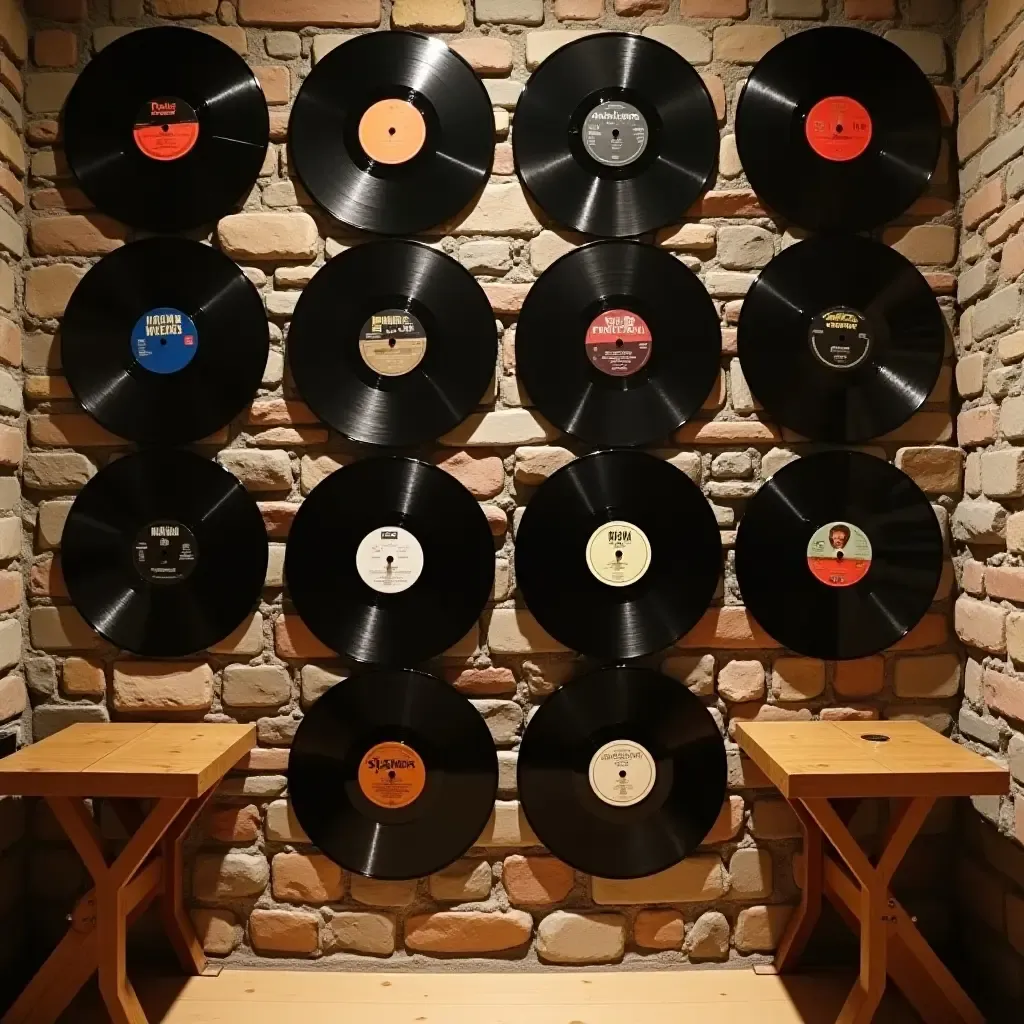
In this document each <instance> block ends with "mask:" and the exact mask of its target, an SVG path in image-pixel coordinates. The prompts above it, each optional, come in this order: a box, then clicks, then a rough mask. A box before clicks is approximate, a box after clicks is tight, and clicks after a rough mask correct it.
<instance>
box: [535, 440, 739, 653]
mask: <svg viewBox="0 0 1024 1024" xmlns="http://www.w3.org/2000/svg"><path fill="white" fill-rule="evenodd" d="M515 554H516V579H517V581H518V584H519V589H520V591H521V592H522V595H523V598H524V600H525V601H526V605H527V607H528V608H529V609H530V611H531V612H533V614H534V615H535V616H536V618H537V621H538V622H539V623H540V624H541V626H543V628H544V629H546V630H547V631H548V632H549V633H550V634H551V635H552V636H553V637H554V638H555V639H556V640H559V641H560V642H561V643H563V644H564V645H565V646H566V647H570V648H572V649H573V650H576V651H579V652H581V653H582V654H588V655H591V656H593V657H596V658H608V659H624V658H638V657H642V656H644V655H647V654H653V653H654V652H655V651H660V650H661V649H662V648H664V647H668V646H669V645H670V644H673V643H675V641H676V640H678V639H679V638H680V637H681V636H682V635H683V634H684V633H687V632H688V631H689V630H690V629H692V628H693V626H694V625H695V624H696V623H697V620H698V619H699V618H700V617H701V615H703V613H704V612H705V610H706V609H707V607H708V605H709V604H710V602H711V598H712V596H713V595H714V592H715V588H716V587H717V585H718V578H719V574H720V572H721V568H722V548H721V540H720V537H719V532H718V525H717V523H716V521H715V516H714V513H713V512H712V511H711V506H710V505H709V504H708V503H707V500H706V499H705V498H704V495H703V494H701V492H700V489H699V488H698V487H697V486H696V485H695V484H694V483H693V482H692V481H691V480H690V479H689V477H687V476H686V474H685V473H683V472H681V471H680V470H678V469H677V468H676V467H675V466H673V465H671V464H670V463H668V462H664V461H663V460H661V459H658V458H655V457H654V456H653V455H649V454H647V453H646V452H633V451H604V452H594V453H592V454H590V455H586V456H584V457H583V458H580V459H576V460H574V461H573V462H570V463H569V464H568V465H567V466H565V467H563V468H562V469H560V470H558V471H557V472H556V473H554V474H553V475H552V476H551V477H550V478H549V479H547V480H546V481H545V482H544V483H543V484H541V486H540V487H538V488H537V492H536V493H535V494H534V495H533V497H532V498H531V499H530V501H529V503H528V505H527V507H526V513H525V514H524V516H523V519H522V522H521V523H520V525H519V529H518V531H517V533H516V552H515Z"/></svg>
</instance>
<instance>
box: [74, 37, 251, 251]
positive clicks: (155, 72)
mask: <svg viewBox="0 0 1024 1024" xmlns="http://www.w3.org/2000/svg"><path fill="white" fill-rule="evenodd" d="M63 134H64V151H65V153H66V154H67V160H68V165H69V166H70V168H71V171H72V173H73V174H74V176H75V178H76V179H77V180H78V183H79V184H80V185H81V187H82V191H83V192H85V194H86V195H87V196H88V197H89V198H90V199H91V200H92V201H93V203H95V204H96V207H97V208H98V209H100V210H103V211H104V212H105V213H109V214H110V215H111V216H113V217H117V218H118V220H121V221H124V222H125V223H126V224H131V225H132V226H133V227H137V228H145V229H146V230H148V231H185V230H188V229H189V228H194V227H199V226H200V225H203V224H209V223H211V222H213V221H215V220H217V218H219V217H221V216H223V215H224V214H226V213H230V212H231V210H232V209H233V208H234V207H235V206H236V205H237V204H238V203H239V202H240V201H241V200H242V199H244V198H245V197H246V196H247V195H248V193H249V190H250V189H251V188H252V186H253V185H254V184H255V183H256V179H257V176H258V175H259V172H260V168H261V167H262V165H263V160H264V157H265V156H266V152H267V145H268V142H269V138H270V115H269V114H268V112H267V103H266V100H265V98H264V96H263V90H262V89H261V88H260V85H259V82H258V81H257V80H256V76H255V75H254V74H253V72H252V71H251V70H250V69H249V66H248V65H247V64H246V62H245V61H244V60H243V59H242V58H241V57H240V56H239V55H238V54H237V53H235V51H234V50H232V49H231V48H230V47H229V46H227V45H226V44H225V43H222V42H220V41H219V40H217V39H214V38H213V37H212V36H209V35H206V34H205V33H203V32H198V31H195V30H194V29H188V28H176V27H174V28H144V29H139V30H134V31H132V32H129V33H128V34H127V35H124V36H121V37H120V38H119V39H115V40H114V41H113V42H111V43H110V44H108V45H107V46H105V47H104V48H103V50H102V51H100V52H99V53H98V54H96V56H95V57H93V58H92V60H90V61H89V62H88V64H86V66H85V68H84V70H83V71H82V73H81V74H80V75H79V76H78V79H77V81H76V82H75V84H74V86H73V88H72V89H71V93H70V94H69V96H68V98H67V102H66V103H65V105H64V117H63Z"/></svg>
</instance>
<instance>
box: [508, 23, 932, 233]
mask: <svg viewBox="0 0 1024 1024" xmlns="http://www.w3.org/2000/svg"><path fill="white" fill-rule="evenodd" d="M517 117H518V114H517ZM940 143H941V122H940V115H939V105H938V100H937V98H936V96H935V90H934V88H933V87H932V85H931V83H930V82H929V81H928V79H927V78H926V77H925V75H924V72H923V71H921V69H920V68H919V67H918V66H917V64H915V63H914V61H913V60H912V59H911V58H910V57H909V56H907V54H906V53H904V52H903V50H901V49H900V48H899V47H898V46H896V45H895V44H894V43H890V42H889V41H888V40H886V39H883V38H882V37H881V36H876V35H874V34H872V33H871V32H865V31H863V30H862V29H857V28H839V27H826V28H814V29H810V30H809V31H806V32H797V33H795V34H793V35H791V36H789V37H788V38H787V39H786V40H785V41H783V42H781V43H779V44H778V45H777V46H774V47H773V48H772V49H771V50H769V51H768V53H766V54H765V55H764V57H762V58H761V60H760V61H759V62H758V63H757V65H756V66H755V67H754V69H753V71H751V73H750V77H749V78H747V81H746V85H745V87H744V89H743V94H742V96H741V97H740V100H739V103H738V105H737V107H736V146H737V149H738V150H739V156H740V161H741V163H742V164H743V169H744V171H745V172H746V175H747V180H748V181H749V182H750V184H751V187H752V188H753V189H754V191H755V192H757V194H758V195H759V196H760V197H761V199H763V200H764V202H765V203H766V204H767V205H768V206H769V207H770V208H771V209H773V210H775V211H776V212H777V213H780V214H781V215H782V216H783V217H785V218H786V219H787V220H790V221H793V222H794V223H795V224H799V225H800V226H801V227H804V228H807V229H808V230H810V231H836V230H840V231H863V230H867V229H869V228H872V227H876V226H877V225H879V224H882V223H884V222H885V221H887V220H891V219H892V218H894V217H897V216H899V214H901V213H902V212H903V211H904V210H906V209H907V207H908V206H910V204H911V203H913V202H914V200H915V199H917V198H918V196H920V195H921V193H922V192H924V190H925V189H926V188H927V187H928V183H929V181H931V177H932V173H933V171H934V170H935V164H936V162H937V160H938V157H939V146H940Z"/></svg>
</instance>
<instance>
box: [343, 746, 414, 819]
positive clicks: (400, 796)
mask: <svg viewBox="0 0 1024 1024" xmlns="http://www.w3.org/2000/svg"><path fill="white" fill-rule="evenodd" d="M358 781H359V789H360V790H361V791H362V794H363V796H365V797H366V799H367V800H369V801H370V803H372V804H376V805H377V806H378V807H387V808H390V809H392V810H397V809H399V808H402V807H408V806H409V805H410V804H411V803H414V802H415V801H416V800H418V799H419V797H420V795H421V794H422V792H423V788H424V787H425V786H426V784H427V768H426V765H425V764H424V763H423V758H422V757H420V755H419V754H418V753H416V751H415V750H413V748H412V747H410V746H409V745H408V744H406V743H394V742H384V743H377V744H374V746H372V747H370V749H369V750H368V751H367V752H366V754H365V755H364V757H363V759H362V761H360V762H359V776H358Z"/></svg>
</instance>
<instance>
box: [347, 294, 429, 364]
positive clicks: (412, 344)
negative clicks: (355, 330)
mask: <svg viewBox="0 0 1024 1024" xmlns="http://www.w3.org/2000/svg"><path fill="white" fill-rule="evenodd" d="M359 354H360V355H361V356H362V357H363V362H364V363H366V365H367V366H368V367H370V369H371V370H373V371H374V372H375V373H379V374H380V375H381V376H382V377H401V376H403V375H404V374H406V373H410V372H411V371H412V370H415V369H416V367H417V366H419V365H420V363H421V362H422V361H423V357H424V356H425V355H426V354H427V332H426V331H425V330H424V329H423V324H421V323H420V322H419V320H418V319H417V318H416V317H414V316H413V315H412V313H408V312H406V311H405V310H404V309H382V310H381V311H380V312H379V313H374V314H373V316H371V317H370V319H369V320H367V321H366V323H364V324H363V326H362V328H361V329H360V331H359Z"/></svg>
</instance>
